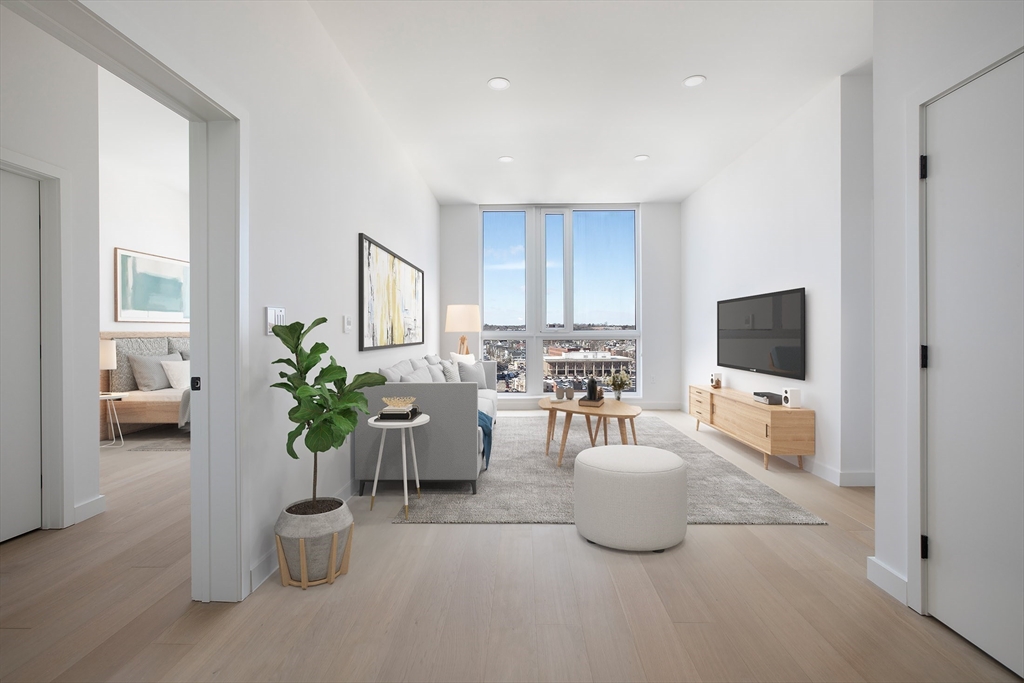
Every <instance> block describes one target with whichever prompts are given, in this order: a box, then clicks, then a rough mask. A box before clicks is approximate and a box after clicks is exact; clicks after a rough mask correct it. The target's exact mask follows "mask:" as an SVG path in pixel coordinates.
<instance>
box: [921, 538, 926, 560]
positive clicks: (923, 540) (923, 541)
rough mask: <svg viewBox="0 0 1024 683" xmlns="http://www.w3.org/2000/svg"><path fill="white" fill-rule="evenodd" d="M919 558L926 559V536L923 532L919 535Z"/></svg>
mask: <svg viewBox="0 0 1024 683" xmlns="http://www.w3.org/2000/svg"><path fill="white" fill-rule="evenodd" d="M921 559H922V560H927V559H928V537H927V536H925V535H924V534H922V535H921Z"/></svg>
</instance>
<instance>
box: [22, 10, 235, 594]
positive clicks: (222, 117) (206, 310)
mask: <svg viewBox="0 0 1024 683" xmlns="http://www.w3.org/2000/svg"><path fill="white" fill-rule="evenodd" d="M3 4H4V6H5V7H8V8H9V9H11V10H12V11H14V12H15V13H17V14H18V15H20V16H21V17H23V18H24V19H26V20H28V21H29V22H31V23H33V24H35V25H36V26H38V27H39V28H41V29H42V30H44V31H46V32H47V33H49V34H50V35H52V36H54V37H55V38H57V39H58V40H60V41H61V42H63V43H65V44H67V45H68V46H69V47H71V48H73V49H74V50H76V51H78V52H80V53H81V54H83V55H84V56H85V57H87V58H89V59H90V60H92V61H93V62H95V63H96V64H98V65H100V66H102V67H103V68H105V69H107V70H108V71H110V72H111V73H113V74H114V75H116V76H118V77H120V78H122V79H124V80H125V81H127V82H128V83H130V84H132V85H133V86H135V87H136V88H138V89H139V90H141V91H142V92H144V93H146V94H147V95H149V96H150V97H152V98H154V99H155V100H157V101H158V102H160V103H162V104H164V105H165V106H167V107H168V108H170V109H171V110H173V111H175V112H177V113H178V114H180V115H181V116H183V117H184V118H186V119H188V120H189V121H190V122H191V123H190V126H189V140H190V142H189V154H190V159H189V176H190V181H189V190H190V197H189V203H190V221H191V228H190V239H191V257H190V259H191V266H192V271H191V272H192V278H193V290H192V291H193V304H192V320H191V339H192V341H191V344H192V372H193V374H194V375H195V376H197V377H200V378H201V379H202V389H201V390H200V391H197V392H194V393H193V397H192V406H191V407H192V419H193V429H192V454H191V491H192V503H191V505H192V510H191V514H192V536H191V538H192V599H193V600H201V601H204V602H207V601H211V600H214V601H223V602H236V601H239V600H242V599H243V598H245V596H247V595H248V594H249V592H250V591H251V580H250V571H249V567H250V566H251V563H250V544H249V543H248V542H247V541H248V539H247V538H246V530H245V529H244V520H245V516H244V514H243V512H244V511H245V510H247V509H248V508H247V503H248V498H247V497H246V496H245V494H244V493H243V490H242V483H243V476H242V462H241V458H240V454H241V452H242V446H243V444H242V439H243V434H244V429H243V426H244V419H245V416H246V415H247V403H246V396H247V384H248V344H249V339H248V306H249V301H248V297H249V282H248V260H249V248H248V244H249V226H248V208H247V205H248V173H247V163H248V139H247V130H246V127H245V125H244V124H243V120H247V118H248V117H247V116H246V115H245V112H244V110H242V109H241V108H240V107H236V106H232V107H231V109H232V111H228V109H225V108H224V107H222V106H221V105H220V104H218V103H217V102H215V101H214V100H213V99H211V98H210V97H208V96H207V95H205V94H204V93H203V92H202V91H200V90H199V89H198V88H196V87H195V86H193V85H192V84H191V83H189V82H188V81H186V80H185V79H184V78H182V77H181V76H179V75H178V74H176V73H175V72H174V71H173V70H171V69H170V68H169V67H167V66H166V65H164V64H163V63H162V62H160V61H159V60H157V59H156V58H155V57H153V56H152V55H150V54H149V53H148V52H146V51H145V50H144V49H142V48H141V47H140V46H139V45H137V44H136V43H134V42H133V41H132V40H131V39H130V38H128V37H127V36H126V35H125V34H123V33H121V32H120V31H119V30H117V29H116V28H114V27H113V26H111V25H110V24H109V23H107V22H106V21H105V20H103V19H102V18H101V17H100V16H98V15H97V14H96V13H94V12H93V11H92V10H90V9H89V8H88V7H86V6H85V5H84V4H82V3H81V2H78V1H77V0H68V1H64V2H50V1H46V0H43V1H38V0H3ZM218 99H219V100H220V101H224V98H218ZM4 163H5V164H10V165H14V166H16V167H19V168H23V169H26V170H27V171H28V172H32V173H36V174H40V175H42V176H43V177H42V178H41V180H42V182H41V185H40V191H41V193H44V192H45V193H46V194H47V198H48V200H47V201H44V207H48V208H44V214H43V215H44V218H43V220H44V221H46V220H47V217H49V220H51V221H54V223H53V225H54V226H55V227H53V228H51V231H55V233H54V234H56V235H59V237H60V239H59V240H57V239H52V238H48V239H47V241H45V242H44V244H43V245H42V246H43V253H44V254H46V256H44V269H43V273H44V274H45V275H48V276H49V277H54V278H55V282H59V291H60V297H59V303H60V307H57V306H56V301H57V300H56V299H54V300H47V299H45V297H44V301H47V302H48V304H49V305H48V306H47V307H46V308H44V310H43V324H42V328H43V329H42V333H43V346H44V348H43V352H44V354H45V353H47V350H48V349H49V350H50V352H51V353H53V354H56V355H53V356H50V357H52V358H57V357H60V358H62V359H63V361H64V363H67V358H66V356H65V355H64V354H63V351H64V350H65V349H67V348H69V347H70V345H71V344H72V343H73V338H72V337H71V336H70V332H71V330H70V322H68V321H66V320H64V316H62V315H61V313H62V312H66V311H69V310H72V307H73V305H74V303H73V302H74V292H73V287H74V283H72V282H71V281H70V277H68V275H69V273H70V270H69V268H67V266H68V263H69V261H68V260H67V259H69V258H70V253H69V251H70V244H71V240H70V236H71V234H72V229H71V226H70V225H69V221H68V220H67V219H66V218H65V219H64V220H61V218H62V217H70V216H71V212H70V206H69V199H68V198H69V197H70V192H69V191H68V183H69V181H70V178H69V177H68V176H67V174H66V173H65V174H63V175H61V173H59V172H58V171H59V169H52V168H48V167H47V168H42V167H40V168H39V169H36V170H33V168H34V167H33V166H32V165H30V164H28V165H27V164H26V160H25V159H21V160H20V161H19V160H18V159H17V158H16V157H11V158H8V153H7V152H4ZM5 168H6V166H5ZM15 172H21V173H22V174H25V172H26V171H25V170H23V171H17V170H15ZM33 177H38V176H33ZM54 213H56V214H57V215H56V217H55V216H54ZM44 229H45V228H44ZM65 251H67V252H68V253H66V254H65V253H64V252H65ZM64 257H67V259H65V258H64ZM46 259H49V260H48V261H47V260H46ZM46 263H49V264H50V268H49V269H47V267H46V265H45V264H46ZM54 264H60V266H62V267H61V268H59V273H56V274H55V273H54V270H53V268H55V267H56V266H54ZM212 264H216V267H211V265H212ZM44 291H45V290H44ZM197 293H198V296H196V294H197ZM51 296H55V295H54V292H53V291H51ZM47 365H49V364H47V363H44V368H45V367H47ZM54 367H60V366H58V365H56V364H55V365H54ZM44 372H45V370H44ZM51 373H52V374H55V373H54V372H53V371H51ZM63 374H64V377H65V378H69V377H71V373H70V371H69V369H64V373H63ZM45 379H46V378H45V377H44V391H46V384H45ZM57 386H60V382H59V381H56V382H55V384H54V385H53V388H52V389H51V390H50V391H49V394H50V395H51V396H52V395H54V394H56V393H58V392H57V389H56V387H57ZM46 395H47V394H44V401H46V398H45V396H46ZM68 395H69V393H68V392H59V396H60V400H59V401H58V402H60V403H61V404H62V405H63V422H64V424H70V423H71V422H70V417H69V416H70V414H72V413H73V412H74V410H75V406H73V405H68V403H69V400H67V399H66V397H67V396H68ZM211 399H214V400H211ZM55 400H56V397H55ZM79 409H85V406H81V407H79ZM89 409H90V410H92V409H94V406H92V405H90V406H89ZM66 431H67V432H69V431H70V430H61V431H59V432H56V433H55V435H51V436H50V437H49V441H44V445H43V448H44V451H43V452H44V456H43V484H44V488H43V495H44V505H43V510H44V513H43V514H44V517H43V518H44V524H46V523H47V522H51V523H52V520H56V519H59V520H60V521H59V522H58V523H53V525H54V526H66V525H67V524H69V523H72V522H73V521H74V520H73V516H74V493H73V491H74V467H73V461H72V460H71V458H72V453H73V450H72V449H71V447H70V444H69V443H68V441H69V439H70V434H68V435H67V436H66V437H65V436H64V433H65V432H66ZM57 439H62V441H60V442H59V446H55V445H54V442H55V441H56V440H57ZM48 444H49V445H50V446H51V447H54V449H55V450H53V451H48V450H47V445H48ZM48 479H49V480H50V482H51V484H50V486H49V487H48V486H47V481H48ZM58 482H59V484H58ZM54 489H56V490H59V491H60V493H61V494H62V495H60V496H58V495H57V493H56V492H55V490H54ZM58 503H59V504H58Z"/></svg>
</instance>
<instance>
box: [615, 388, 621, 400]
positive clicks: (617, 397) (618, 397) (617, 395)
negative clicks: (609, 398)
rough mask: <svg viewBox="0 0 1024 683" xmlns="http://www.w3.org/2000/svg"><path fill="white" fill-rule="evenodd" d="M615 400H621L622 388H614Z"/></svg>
mask: <svg viewBox="0 0 1024 683" xmlns="http://www.w3.org/2000/svg"><path fill="white" fill-rule="evenodd" d="M615 400H616V401H621V400H622V390H620V389H617V390H615Z"/></svg>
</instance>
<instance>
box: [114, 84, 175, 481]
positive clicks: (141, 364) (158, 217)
mask: <svg viewBox="0 0 1024 683" xmlns="http://www.w3.org/2000/svg"><path fill="white" fill-rule="evenodd" d="M97 85H98V88H97V95H98V97H97V100H98V121H99V140H98V142H99V145H98V151H99V155H98V156H99V174H98V178H99V254H98V258H99V275H100V278H99V329H100V356H99V371H100V375H99V383H100V394H99V427H100V429H99V431H100V434H99V436H100V440H101V446H102V449H101V479H102V478H105V477H104V474H105V473H104V469H105V468H104V466H105V465H106V464H108V463H109V462H110V461H119V460H120V458H119V457H115V454H116V453H117V452H118V451H126V452H139V453H142V452H161V450H160V449H161V448H166V450H167V451H168V452H176V453H184V460H185V461H187V460H188V451H189V445H190V443H189V442H190V439H189V428H190V421H189V418H190V415H189V405H190V401H189V398H190V392H189V390H188V385H189V378H190V377H191V369H190V360H191V349H190V343H189V342H190V339H189V322H190V318H191V310H190V308H191V300H190V294H191V291H190V290H191V277H190V268H189V260H190V259H189V122H188V121H187V120H186V119H185V118H183V117H181V116H179V115H178V114H176V113H175V112H173V111H171V110H170V109H168V108H167V107H165V106H164V105H162V104H160V103H159V102H157V101H156V100H154V99H152V98H150V97H149V96H147V95H145V94H143V93H142V92H140V91H139V90H137V89H136V88H135V87H133V86H131V85H129V84H128V83H126V82H124V81H123V80H121V79H120V78H118V77H117V76H114V75H113V74H111V73H110V72H109V71H107V70H105V69H103V68H98V83H97ZM154 449H157V450H154ZM143 459H145V458H142V457H141V456H138V457H136V458H135V460H143ZM185 485H186V486H187V482H186V484H185ZM101 491H102V481H101ZM104 493H105V492H104Z"/></svg>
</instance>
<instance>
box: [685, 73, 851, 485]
mask: <svg viewBox="0 0 1024 683" xmlns="http://www.w3.org/2000/svg"><path fill="white" fill-rule="evenodd" d="M862 78H865V77H856V78H854V79H853V80H852V81H851V84H852V85H851V87H850V90H849V92H848V93H847V83H846V78H843V79H840V78H836V79H835V80H834V81H832V82H831V83H830V84H829V85H828V86H827V87H826V88H825V89H823V90H822V91H821V92H820V93H819V94H818V95H817V96H815V97H814V98H813V99H812V100H811V101H810V102H808V103H807V104H805V105H804V106H803V107H801V108H800V109H799V110H798V111H797V112H795V113H794V114H793V115H792V116H791V117H789V118H788V119H787V120H786V121H784V122H783V123H782V124H781V125H780V126H779V127H778V128H776V129H775V130H774V131H772V132H771V133H770V134H768V135H767V136H766V137H764V138H763V139H762V140H760V141H759V142H758V143H757V144H755V145H754V146H753V147H752V148H750V149H749V150H748V151H747V152H746V153H744V154H743V156H741V157H740V158H739V159H738V160H737V161H735V162H734V163H733V164H732V165H731V166H729V167H728V168H727V169H726V170H725V171H723V172H722V173H721V174H719V175H718V176H716V177H715V178H714V179H713V180H712V181H711V182H709V183H708V184H707V185H705V186H704V187H702V188H701V189H700V190H698V191H697V192H695V193H694V194H693V195H691V196H690V197H689V198H687V199H686V201H684V202H683V204H682V229H683V230H682V277H683V282H682V291H683V304H682V309H683V335H682V338H683V344H682V357H683V371H682V378H683V382H682V384H683V388H685V387H687V386H688V385H690V384H706V383H707V381H708V375H709V374H710V373H711V372H712V371H718V372H721V373H722V376H723V380H724V383H725V385H726V386H730V387H733V388H736V389H740V390H743V391H758V390H761V391H775V392H780V393H781V389H782V388H784V387H787V386H796V387H798V388H800V389H801V392H802V400H803V403H804V405H805V406H806V407H808V408H813V409H814V411H815V426H816V445H815V450H816V454H815V457H813V458H805V459H804V466H805V467H807V468H808V469H810V470H811V472H813V473H814V474H816V475H818V476H820V477H822V478H824V479H827V480H828V481H831V482H833V483H835V484H840V483H843V484H862V483H870V467H869V464H870V461H871V458H870V452H868V453H867V454H862V453H861V454H859V455H860V457H859V458H852V459H851V460H850V462H846V457H845V454H844V446H845V445H846V444H845V443H844V439H843V434H844V431H845V430H844V423H843V421H842V418H843V406H844V403H846V402H857V401H859V402H861V403H862V404H863V403H866V401H867V400H868V399H869V398H870V391H869V390H868V391H866V392H865V388H864V387H863V386H856V385H851V386H844V383H843V375H842V361H843V344H844V341H845V339H844V334H843V323H844V320H843V316H842V310H843V305H844V303H845V301H846V299H847V297H854V298H858V299H859V300H863V299H867V300H868V301H870V294H869V292H870V289H868V290H866V291H863V292H857V291H851V292H849V293H847V292H844V290H843V285H844V281H843V274H844V272H846V271H847V270H849V269H852V270H857V269H861V270H864V269H866V268H869V267H870V262H869V260H868V258H867V257H868V252H867V251H866V250H863V249H862V250H861V252H858V254H860V259H861V261H860V262H858V261H857V260H856V258H855V256H856V254H850V255H849V257H847V255H845V254H844V253H843V242H844V236H845V234H846V232H847V230H850V231H851V232H856V233H857V239H858V240H859V241H860V242H863V240H864V239H865V238H866V235H869V232H868V227H869V226H870V223H869V222H868V223H864V221H863V213H864V210H863V207H861V209H860V212H859V213H858V212H857V211H854V210H853V209H852V208H851V209H849V211H848V213H849V214H850V216H849V217H847V216H846V213H847V212H846V211H844V200H845V199H846V196H845V194H844V191H843V186H844V183H845V181H846V175H847V173H848V174H850V175H861V176H862V175H864V174H865V173H867V174H868V176H867V178H868V179H867V181H866V182H865V180H864V179H863V178H861V179H860V180H861V184H862V185H865V184H866V185H867V186H870V166H869V164H867V163H865V162H864V161H863V159H861V160H859V162H858V163H854V162H853V161H851V163H850V166H849V168H847V167H846V165H844V164H843V163H842V158H843V155H844V154H845V153H846V151H847V149H848V148H849V147H850V146H854V145H860V146H861V147H866V146H868V145H869V140H870V125H869V124H868V125H867V126H865V125H864V121H863V120H865V119H866V120H869V116H868V112H869V110H870V109H869V105H868V106H865V99H864V95H865V88H864V83H863V82H862V81H861V80H857V79H862ZM868 80H870V79H868ZM847 97H848V98H849V100H850V101H849V103H848V104H849V106H850V108H849V110H847V108H846V107H844V99H846V98H847ZM867 102H870V100H869V99H868V100H867ZM855 104H856V105H857V106H854V105H855ZM844 115H848V116H850V117H851V118H856V117H860V118H861V119H862V120H861V121H860V124H859V125H851V126H850V129H849V131H847V130H846V127H844V126H843V124H842V121H843V117H844ZM847 133H849V137H845V138H844V135H846V134H847ZM860 199H861V200H862V199H863V198H860ZM851 201H852V199H851ZM847 218H849V224H847V220H846V219H847ZM855 218H856V219H859V220H854V219H855ZM868 272H870V271H868ZM861 277H863V276H861ZM854 282H856V278H854ZM797 287H805V288H806V289H807V303H806V306H807V310H806V316H807V331H806V343H807V379H806V381H804V382H794V381H793V380H787V379H784V378H781V377H772V376H768V375H758V374H754V373H750V372H744V371H742V370H733V369H728V368H718V366H717V351H716V338H717V335H716V330H715V326H716V319H717V317H716V305H717V302H718V301H719V300H722V299H729V298H733V297H740V296H747V295H751V294H759V293H763V292H771V291H777V290H784V289H793V288H797ZM851 334H853V335H854V336H855V333H851ZM860 334H861V335H862V337H863V346H868V340H869V339H870V337H869V336H868V335H867V333H864V332H861V333H860ZM867 362H868V367H870V357H869V358H868V360H867ZM868 372H870V371H868ZM869 386H870V385H869ZM857 392H865V393H863V394H862V395H858V393H857ZM848 428H851V429H863V428H864V427H863V426H862V425H850V426H849V427H848ZM867 429H870V425H868V426H867ZM854 443H855V442H854ZM866 464H867V465H866ZM865 466H867V470H866V471H864V470H862V469H860V468H863V467H865Z"/></svg>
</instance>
